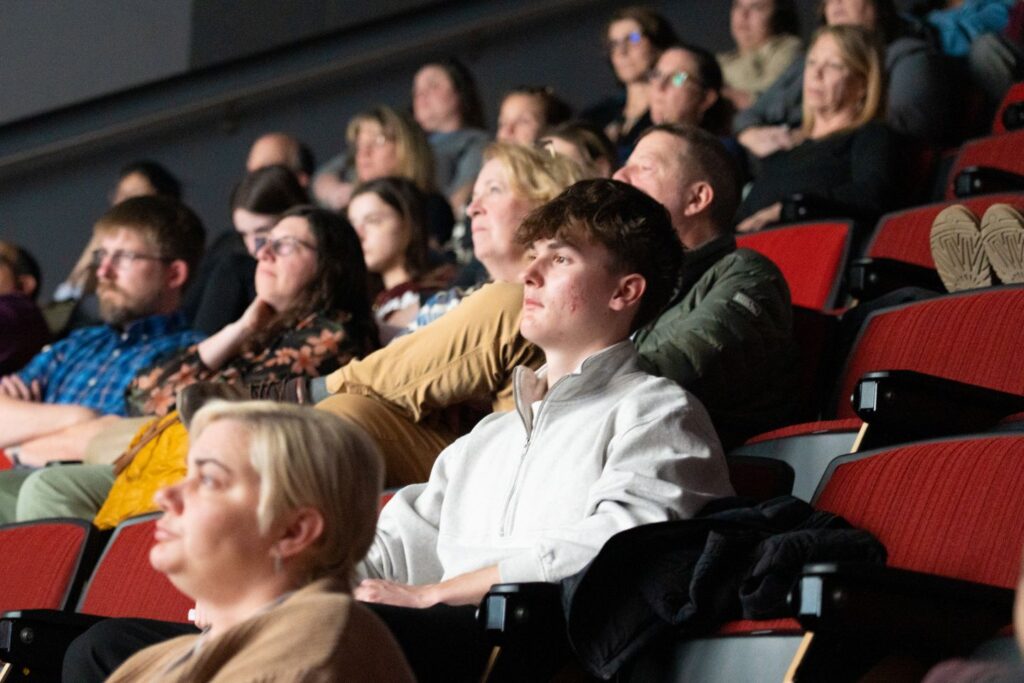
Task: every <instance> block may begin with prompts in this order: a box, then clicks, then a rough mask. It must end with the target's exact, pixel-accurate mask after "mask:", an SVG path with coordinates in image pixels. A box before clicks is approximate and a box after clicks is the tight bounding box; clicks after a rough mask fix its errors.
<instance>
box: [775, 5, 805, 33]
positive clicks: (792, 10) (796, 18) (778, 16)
mask: <svg viewBox="0 0 1024 683" xmlns="http://www.w3.org/2000/svg"><path fill="white" fill-rule="evenodd" d="M771 32H772V35H773V36H780V35H786V34H788V35H792V36H799V35H800V14H799V13H798V12H797V11H796V3H794V2H793V0H775V4H774V9H773V10H772V18H771Z"/></svg>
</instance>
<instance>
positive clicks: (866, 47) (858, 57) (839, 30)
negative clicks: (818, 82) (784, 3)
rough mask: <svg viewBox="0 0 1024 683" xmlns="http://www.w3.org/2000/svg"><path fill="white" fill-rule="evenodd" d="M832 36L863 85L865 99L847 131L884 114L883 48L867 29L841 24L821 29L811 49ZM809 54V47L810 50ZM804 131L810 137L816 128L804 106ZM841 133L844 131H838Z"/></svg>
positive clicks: (845, 62)
mask: <svg viewBox="0 0 1024 683" xmlns="http://www.w3.org/2000/svg"><path fill="white" fill-rule="evenodd" d="M826 35H828V36H832V38H833V39H834V40H835V41H836V45H837V46H838V47H839V52H840V53H841V54H842V57H843V64H844V65H845V66H846V68H847V69H849V70H850V75H851V76H853V77H854V78H857V79H859V80H860V81H861V82H862V83H863V84H864V98H863V99H862V100H861V101H860V103H859V109H858V111H857V113H856V116H855V117H854V120H853V123H851V124H850V125H849V126H847V127H846V128H845V129H844V130H852V129H854V128H860V127H861V126H863V125H864V124H866V123H868V122H869V121H874V120H875V119H878V118H881V117H882V116H884V115H885V72H884V70H883V64H884V61H883V57H882V48H881V45H880V44H879V42H878V40H877V39H876V37H875V36H874V34H872V33H871V32H870V31H868V30H867V29H865V28H863V27H861V26H852V25H839V26H822V27H821V28H820V29H818V31H817V32H816V33H815V34H814V38H813V39H812V40H811V43H810V45H811V47H813V46H814V44H815V43H817V42H818V40H820V39H821V37H822V36H826ZM808 52H810V48H808ZM803 117H804V120H803V130H804V132H805V133H807V134H810V132H811V129H812V128H813V127H814V114H813V113H812V112H811V111H810V109H809V108H808V106H807V102H806V101H805V102H804V105H803ZM837 132H841V131H837Z"/></svg>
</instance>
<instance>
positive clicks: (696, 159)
mask: <svg viewBox="0 0 1024 683" xmlns="http://www.w3.org/2000/svg"><path fill="white" fill-rule="evenodd" d="M659 131H660V132H662V133H668V134H669V135H671V136H673V137H676V138H678V139H680V140H682V141H683V142H685V143H687V144H686V150H685V151H684V152H683V158H682V160H681V163H682V165H683V166H684V167H686V168H689V169H692V170H693V171H694V172H695V173H693V175H694V176H696V179H697V180H704V181H706V182H707V183H708V184H709V185H711V189H712V190H713V191H714V195H715V196H714V199H713V200H712V202H711V208H710V210H709V211H710V216H711V220H712V221H713V222H714V224H715V225H716V226H717V227H718V229H719V230H720V231H725V230H727V229H729V227H730V226H731V225H732V221H733V217H734V216H735V215H736V209H737V208H738V207H739V205H740V169H739V166H738V165H737V163H736V160H735V159H734V158H733V156H732V155H731V154H729V150H727V149H726V148H725V145H723V144H722V141H721V140H719V139H718V137H717V136H715V135H712V134H711V133H709V132H708V131H706V130H703V129H702V128H698V127H696V126H687V125H682V124H676V123H666V124H661V125H657V126H651V127H650V128H648V129H647V130H645V131H644V132H643V133H641V134H640V137H639V138H637V142H639V141H640V140H642V139H644V138H645V137H647V136H648V135H650V134H651V133H656V132H659Z"/></svg>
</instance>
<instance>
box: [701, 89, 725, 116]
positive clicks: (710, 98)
mask: <svg viewBox="0 0 1024 683" xmlns="http://www.w3.org/2000/svg"><path fill="white" fill-rule="evenodd" d="M719 97H721V96H720V95H719V94H718V92H716V91H714V90H710V89H708V90H705V91H704V99H702V100H701V102H700V116H701V118H702V119H703V118H704V114H706V113H707V111H708V109H711V107H713V106H715V102H717V101H718V98H719Z"/></svg>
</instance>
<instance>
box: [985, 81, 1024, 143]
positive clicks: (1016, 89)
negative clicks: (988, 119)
mask: <svg viewBox="0 0 1024 683" xmlns="http://www.w3.org/2000/svg"><path fill="white" fill-rule="evenodd" d="M1017 102H1024V83H1014V84H1013V85H1012V86H1010V89H1009V90H1007V91H1006V95H1005V96H1004V97H1003V102H1002V104H1000V105H999V111H997V112H996V117H995V119H994V120H993V121H992V132H993V133H995V134H997V135H998V134H1000V133H1005V132H1006V126H1005V125H1004V124H1003V112H1004V111H1006V108H1007V107H1009V106H1010V105H1011V104H1015V103H1017Z"/></svg>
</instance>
